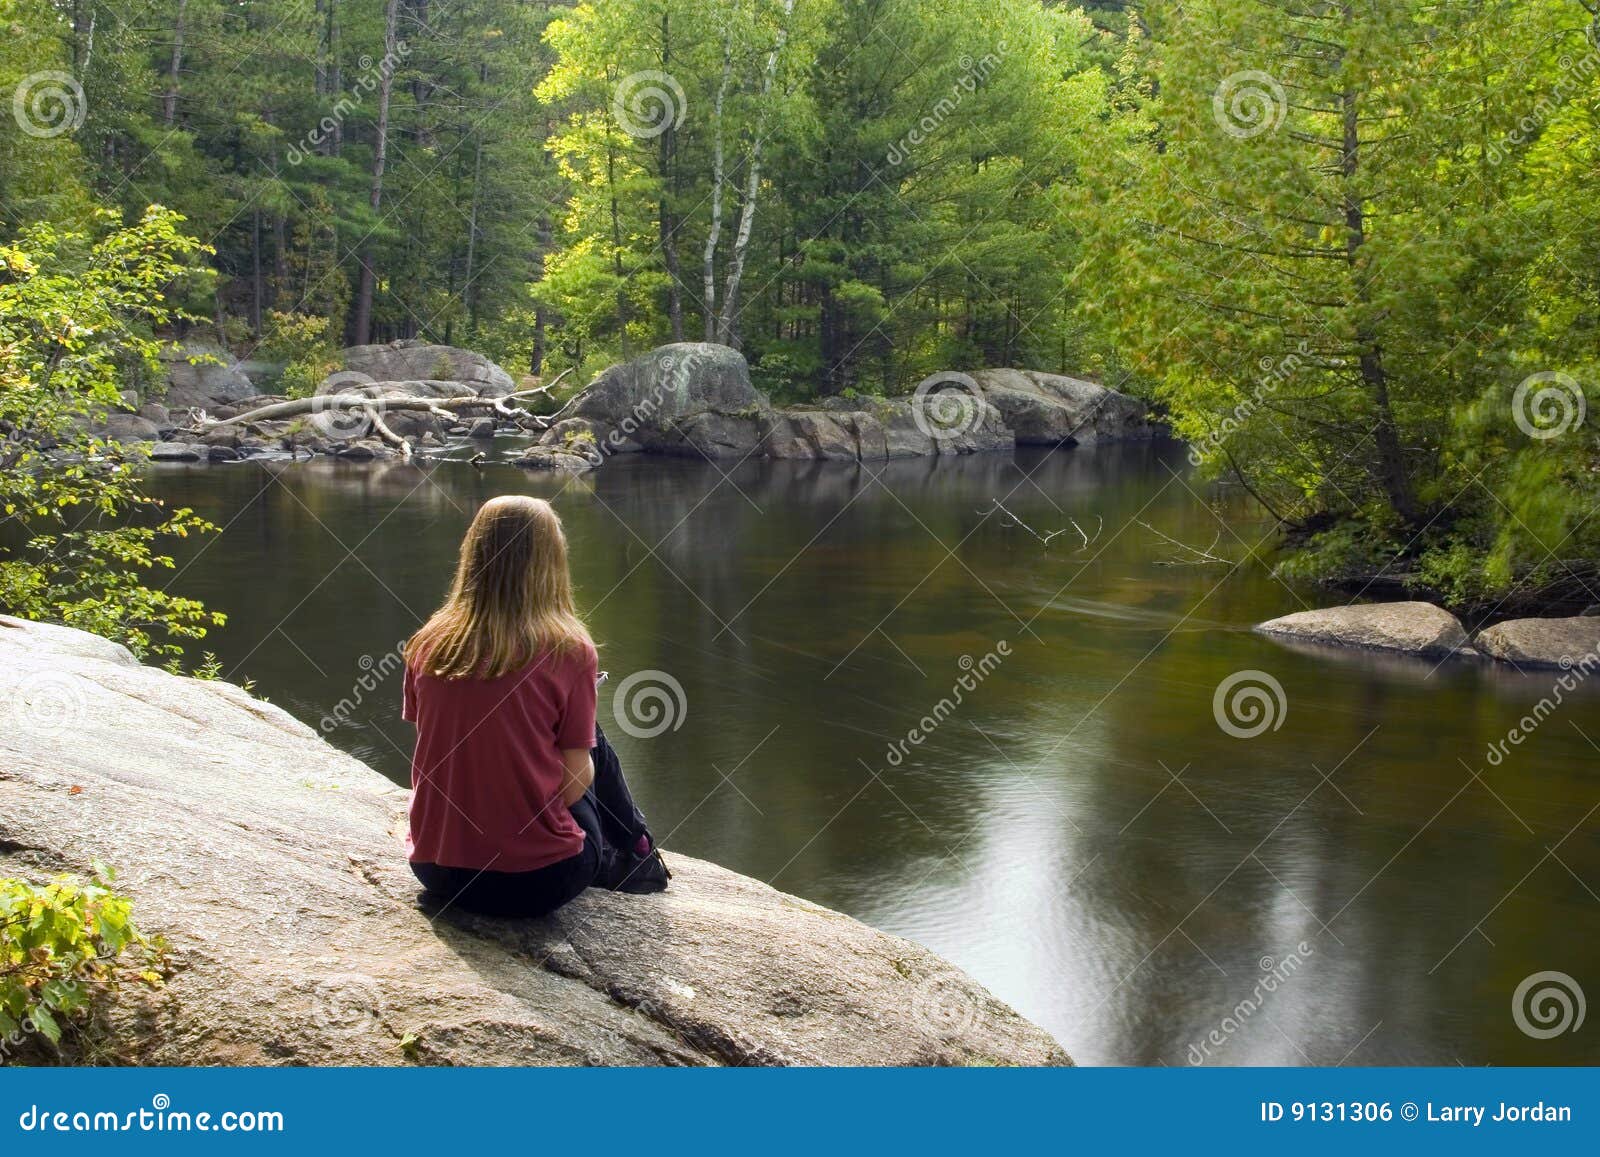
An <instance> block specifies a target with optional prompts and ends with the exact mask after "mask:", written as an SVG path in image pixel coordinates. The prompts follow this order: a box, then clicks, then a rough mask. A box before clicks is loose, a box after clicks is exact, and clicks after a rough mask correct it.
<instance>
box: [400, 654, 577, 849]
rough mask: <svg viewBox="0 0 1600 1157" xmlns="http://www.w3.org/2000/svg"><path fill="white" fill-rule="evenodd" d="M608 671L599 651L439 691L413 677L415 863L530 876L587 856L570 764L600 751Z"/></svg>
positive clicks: (441, 684)
mask: <svg viewBox="0 0 1600 1157" xmlns="http://www.w3.org/2000/svg"><path fill="white" fill-rule="evenodd" d="M598 666H599V661H598V656H597V655H596V654H595V650H594V648H593V647H585V648H584V649H583V650H581V651H577V652H573V653H572V654H569V655H567V656H564V657H562V658H556V657H555V656H552V655H544V656H541V657H540V658H538V659H536V660H535V661H534V662H532V663H530V664H528V665H527V666H526V667H524V668H522V669H521V670H520V671H513V672H511V673H510V674H508V675H502V676H500V677H499V678H498V679H441V678H439V677H438V676H436V675H428V674H424V673H422V672H419V671H417V670H415V669H413V668H412V667H411V666H409V665H407V667H406V678H405V703H404V707H403V710H402V712H401V715H402V717H403V718H405V719H408V720H410V721H411V722H412V723H415V724H416V725H417V748H416V753H415V754H414V755H413V756H412V758H411V787H412V789H413V794H412V797H411V830H410V833H409V834H408V836H407V838H406V854H407V855H408V856H410V858H411V859H412V860H414V861H416V862H418V863H427V864H440V865H442V866H444V867H449V868H482V869H489V870H492V871H496V872H531V871H533V870H534V869H535V868H543V867H545V866H547V865H549V864H553V863H555V862H556V861H557V860H564V859H567V858H568V857H569V856H575V855H577V854H578V853H579V852H581V851H582V850H583V829H582V828H580V827H579V826H578V825H577V822H576V821H574V820H573V818H572V813H571V812H569V811H568V810H567V806H566V805H565V804H564V803H562V802H561V784H562V780H563V776H564V767H563V765H562V761H561V752H562V751H563V750H575V749H578V748H590V747H593V746H594V712H595V673H596V670H597V668H598Z"/></svg>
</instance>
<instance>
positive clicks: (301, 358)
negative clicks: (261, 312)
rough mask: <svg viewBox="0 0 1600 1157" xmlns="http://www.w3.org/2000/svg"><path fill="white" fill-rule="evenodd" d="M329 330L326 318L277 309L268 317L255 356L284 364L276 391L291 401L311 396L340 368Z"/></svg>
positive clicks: (336, 350) (335, 347)
mask: <svg viewBox="0 0 1600 1157" xmlns="http://www.w3.org/2000/svg"><path fill="white" fill-rule="evenodd" d="M329 331H330V323H329V320H328V319H327V318H326V317H313V316H312V315H310V314H304V313H283V312H280V311H278V310H273V311H271V313H270V314H268V321H267V329H266V335H265V336H264V337H263V338H262V339H261V343H260V345H258V346H257V347H256V354H257V356H259V357H262V358H265V359H267V360H268V361H279V362H282V363H283V373H282V374H281V375H280V376H279V378H278V388H279V390H281V391H282V392H283V393H285V394H287V395H288V396H289V397H291V398H306V397H310V396H311V395H312V394H314V393H316V392H317V387H318V386H320V385H321V384H322V383H323V381H324V380H326V378H327V377H328V375H329V374H331V373H333V372H334V371H335V370H337V369H338V368H339V365H340V361H339V350H338V346H337V343H336V342H335V341H334V340H333V335H332V334H331V333H330V332H329Z"/></svg>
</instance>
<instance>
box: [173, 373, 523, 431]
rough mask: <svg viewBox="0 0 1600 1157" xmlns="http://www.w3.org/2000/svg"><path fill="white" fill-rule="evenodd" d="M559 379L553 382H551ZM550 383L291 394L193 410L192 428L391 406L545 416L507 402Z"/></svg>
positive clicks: (444, 413)
mask: <svg viewBox="0 0 1600 1157" xmlns="http://www.w3.org/2000/svg"><path fill="white" fill-rule="evenodd" d="M554 384H555V383H554V382H552V383H551V386H553V385H554ZM549 388H550V387H549V386H537V387H535V388H534V389H531V390H518V391H517V392H516V393H514V394H507V395H506V396H505V397H503V398H478V397H467V398H423V397H417V396H414V395H399V396H381V395H380V396H376V397H374V396H373V395H371V394H364V393H360V392H357V391H350V392H348V393H343V394H314V395H312V396H311V397H309V398H290V399H289V400H287V401H283V402H273V403H271V404H269V405H265V406H259V407H257V408H256V409H254V410H246V411H245V412H244V413H242V414H235V415H234V416H233V417H231V418H211V417H208V416H206V415H205V413H204V411H191V412H190V417H191V420H192V421H193V426H192V427H191V429H192V430H193V431H195V432H203V431H206V430H215V429H217V428H219V427H221V426H237V425H241V424H245V423H250V422H270V421H273V420H275V419H278V418H296V417H299V416H300V415H302V414H321V413H326V412H327V411H329V410H363V411H366V410H379V411H383V412H388V411H391V410H404V411H422V412H423V413H429V414H434V415H436V416H438V417H442V418H453V417H455V416H456V415H457V414H458V413H460V412H462V411H470V410H492V411H494V412H495V413H498V414H502V415H504V416H506V417H511V418H533V419H535V420H542V419H540V418H539V417H538V415H529V414H527V413H525V412H524V411H521V410H514V409H512V408H511V407H510V406H509V405H507V404H506V403H507V402H510V401H512V400H514V399H517V398H526V397H530V396H532V395H534V394H542V393H544V392H545V391H546V390H548V389H549Z"/></svg>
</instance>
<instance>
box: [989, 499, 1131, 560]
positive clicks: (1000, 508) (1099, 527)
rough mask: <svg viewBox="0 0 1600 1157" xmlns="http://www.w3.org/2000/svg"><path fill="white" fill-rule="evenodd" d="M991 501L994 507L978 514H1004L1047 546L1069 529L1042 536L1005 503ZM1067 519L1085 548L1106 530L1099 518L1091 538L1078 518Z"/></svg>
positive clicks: (996, 500)
mask: <svg viewBox="0 0 1600 1157" xmlns="http://www.w3.org/2000/svg"><path fill="white" fill-rule="evenodd" d="M991 501H992V502H993V505H992V506H991V507H990V508H989V509H988V510H980V511H979V512H978V513H979V514H984V515H989V514H1003V515H1005V516H1006V517H1007V518H1009V519H1010V520H1011V521H1012V523H1014V524H1015V525H1017V526H1020V527H1021V528H1022V529H1023V530H1025V531H1027V532H1028V533H1029V534H1031V535H1033V537H1034V538H1037V539H1038V540H1039V541H1040V542H1041V543H1043V544H1044V545H1045V546H1049V545H1050V540H1051V539H1053V538H1055V537H1056V536H1057V535H1060V534H1065V533H1067V528H1066V527H1064V526H1063V527H1062V528H1060V529H1059V530H1051V531H1047V532H1045V533H1043V534H1041V533H1039V532H1038V531H1037V530H1035V529H1034V528H1033V527H1031V526H1029V525H1028V524H1027V523H1026V522H1024V521H1022V519H1020V518H1018V517H1017V516H1016V515H1015V514H1013V513H1012V512H1011V511H1010V510H1008V509H1006V507H1005V505H1004V504H1003V503H1001V501H1000V500H999V499H998V498H996V499H991ZM1066 519H1067V521H1068V522H1070V523H1072V529H1073V530H1075V531H1077V532H1078V537H1079V538H1081V539H1083V547H1086V546H1089V545H1091V544H1092V543H1093V542H1094V541H1095V539H1098V538H1099V537H1100V532H1101V531H1103V530H1104V529H1105V525H1106V523H1105V519H1103V518H1098V517H1097V518H1096V526H1095V531H1094V537H1093V538H1091V537H1090V536H1089V534H1088V532H1087V531H1085V530H1084V529H1083V527H1081V526H1079V525H1078V520H1077V519H1076V518H1073V517H1072V515H1070V514H1069V515H1067V516H1066ZM1083 547H1079V548H1078V549H1079V550H1082V549H1083Z"/></svg>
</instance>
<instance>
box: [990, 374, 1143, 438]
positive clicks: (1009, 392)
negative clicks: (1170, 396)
mask: <svg viewBox="0 0 1600 1157" xmlns="http://www.w3.org/2000/svg"><path fill="white" fill-rule="evenodd" d="M971 376H972V378H973V380H974V381H976V382H977V383H978V385H979V387H980V388H981V389H982V390H983V396H984V397H985V398H986V399H987V400H988V402H989V404H990V405H992V406H994V408H995V409H996V410H998V411H999V412H1000V418H1001V421H1002V422H1003V424H1004V425H1005V426H1006V427H1007V428H1008V429H1009V430H1011V432H1012V434H1013V435H1015V437H1016V440H1017V445H1019V446H1059V445H1088V444H1091V443H1094V442H1115V441H1129V440H1137V439H1144V438H1152V437H1154V436H1155V435H1156V434H1157V433H1158V428H1157V427H1156V426H1154V425H1152V424H1151V422H1150V421H1149V419H1148V417H1147V416H1146V413H1145V406H1144V403H1143V402H1140V401H1138V400H1137V399H1135V398H1130V397H1128V396H1127V395H1126V394H1121V393H1118V392H1117V391H1116V390H1110V389H1107V388H1106V387H1105V386H1102V385H1099V384H1097V383H1095V382H1087V381H1084V380H1082V379H1081V378H1069V377H1065V376H1063V375H1061V374H1045V373H1040V372H1038V371H1037V370H1012V369H998V370H974V371H973V372H972V375H971Z"/></svg>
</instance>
